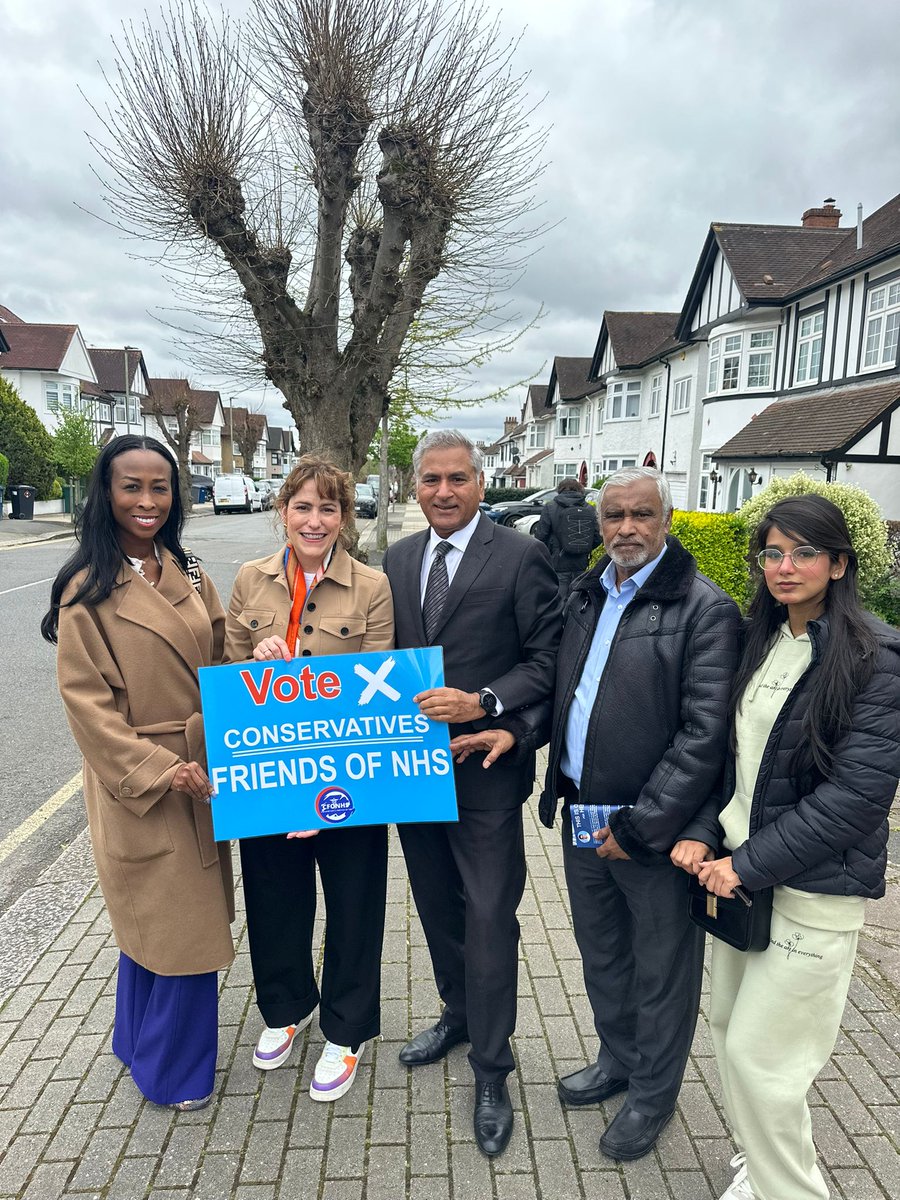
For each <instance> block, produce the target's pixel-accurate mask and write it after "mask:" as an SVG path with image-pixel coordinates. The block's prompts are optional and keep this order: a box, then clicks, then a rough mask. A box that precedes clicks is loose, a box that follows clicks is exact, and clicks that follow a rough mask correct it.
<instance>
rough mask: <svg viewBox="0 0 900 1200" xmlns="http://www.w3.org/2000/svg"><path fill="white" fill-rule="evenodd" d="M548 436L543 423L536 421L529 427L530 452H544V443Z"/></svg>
mask: <svg viewBox="0 0 900 1200" xmlns="http://www.w3.org/2000/svg"><path fill="white" fill-rule="evenodd" d="M546 436H547V431H546V429H545V428H544V422H543V421H541V422H540V423H538V422H537V421H535V422H534V424H532V425H529V426H528V449H529V450H543V449H544V441H545V438H546Z"/></svg>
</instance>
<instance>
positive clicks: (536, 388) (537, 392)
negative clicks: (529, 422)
mask: <svg viewBox="0 0 900 1200" xmlns="http://www.w3.org/2000/svg"><path fill="white" fill-rule="evenodd" d="M528 395H529V397H530V399H531V411H532V412H533V413H534V415H535V416H536V417H539V416H540V415H541V414H542V413H544V412H550V411H551V410H550V408H549V405H548V401H549V399H550V389H549V388H548V387H547V385H546V383H530V384H529V385H528Z"/></svg>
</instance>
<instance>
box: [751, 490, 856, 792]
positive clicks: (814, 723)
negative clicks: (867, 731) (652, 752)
mask: <svg viewBox="0 0 900 1200" xmlns="http://www.w3.org/2000/svg"><path fill="white" fill-rule="evenodd" d="M773 527H775V528H777V529H779V530H780V531H781V532H782V533H783V534H784V535H785V537H789V538H792V539H795V540H797V541H799V542H801V543H805V544H807V545H810V546H815V548H816V549H817V550H821V551H822V552H823V553H825V554H827V555H828V556H829V558H830V559H831V561H832V562H834V563H836V562H838V556H839V555H841V554H845V555H846V556H847V569H846V570H845V571H844V574H843V575H842V576H841V577H840V579H831V580H830V581H829V583H828V590H827V591H826V593H825V616H826V618H827V622H828V638H827V641H826V644H825V647H824V650H823V651H822V657H821V659H820V660H819V664H818V669H817V672H816V686H815V687H814V688H812V689H811V690H810V701H809V707H808V708H807V710H806V714H805V715H804V718H803V725H802V730H803V738H802V741H801V745H800V747H799V749H798V755H797V760H796V762H795V763H794V764H793V765H792V767H793V769H795V770H798V771H799V770H802V769H808V768H809V766H811V765H815V767H816V768H817V770H819V771H820V772H821V773H822V774H823V775H827V774H828V773H829V772H830V770H831V765H832V747H833V746H834V744H835V742H837V740H838V739H839V738H840V736H841V735H842V734H844V733H846V732H847V730H848V729H849V728H850V724H851V717H852V710H853V701H854V700H855V699H856V697H857V695H858V694H859V692H860V691H861V690H862V688H863V687H865V685H866V684H867V683H868V681H869V680H870V679H871V677H872V673H873V671H874V668H875V649H876V641H875V635H874V633H873V631H872V629H871V628H870V626H869V624H868V621H867V616H866V611H865V609H864V608H863V607H862V605H861V604H860V601H859V588H858V586H857V576H858V572H859V564H858V561H857V558H856V551H855V550H854V549H853V545H852V543H851V541H850V532H849V530H848V529H847V522H846V521H845V520H844V514H843V513H842V512H841V510H840V509H839V508H838V507H837V505H836V504H832V502H831V501H830V500H826V499H825V497H824V496H816V495H807V496H792V497H789V498H788V499H786V500H780V501H779V502H778V503H777V504H775V505H774V506H773V507H772V508H770V509H769V511H768V513H767V514H766V516H765V517H764V518H763V520H762V522H761V523H760V525H759V527H758V528H757V530H756V533H755V534H754V537H753V547H752V554H753V556H754V557H755V555H756V554H757V553H758V552H759V551H760V550H763V549H765V545H766V539H767V538H768V535H769V531H770V530H771V529H772V528H773ZM747 616H748V617H749V623H748V629H747V639H746V644H745V647H744V653H743V656H742V658H741V662H740V665H739V667H738V671H737V674H736V676H735V679H734V686H733V689H732V694H731V702H730V706H729V709H730V713H729V715H730V716H731V718H732V726H731V728H732V731H733V730H734V724H733V720H734V716H735V714H736V712H737V710H738V708H739V707H740V702H741V697H742V696H743V694H744V692H745V691H746V689H747V684H748V683H749V682H750V679H751V678H752V676H753V674H754V672H755V671H756V670H757V668H758V667H759V665H760V664H761V663H762V661H763V659H764V658H765V656H766V654H767V653H768V651H769V649H770V647H771V645H772V642H773V641H774V639H775V637H776V636H777V635H778V630H779V628H780V627H781V625H782V624H783V623H784V620H785V616H786V612H785V606H784V605H783V604H780V603H779V602H778V601H777V600H776V599H775V597H774V596H773V595H772V593H771V592H770V591H769V589H768V587H767V585H766V581H765V579H761V580H760V583H759V587H758V588H757V589H756V594H755V595H754V597H753V599H752V600H751V602H750V607H749V608H748V610H747ZM733 737H734V734H733V732H732V739H733Z"/></svg>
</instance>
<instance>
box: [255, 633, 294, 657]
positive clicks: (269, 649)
mask: <svg viewBox="0 0 900 1200" xmlns="http://www.w3.org/2000/svg"><path fill="white" fill-rule="evenodd" d="M253 657H254V659H255V661H256V662H266V661H270V660H271V659H273V658H283V659H284V661H285V662H290V661H291V658H292V657H293V656H292V654H291V648H290V646H289V645H288V644H287V642H286V641H285V640H284V638H283V637H278V635H277V634H275V635H273V636H272V637H267V638H263V640H262V641H261V642H258V643H257V645H255V646H254V647H253Z"/></svg>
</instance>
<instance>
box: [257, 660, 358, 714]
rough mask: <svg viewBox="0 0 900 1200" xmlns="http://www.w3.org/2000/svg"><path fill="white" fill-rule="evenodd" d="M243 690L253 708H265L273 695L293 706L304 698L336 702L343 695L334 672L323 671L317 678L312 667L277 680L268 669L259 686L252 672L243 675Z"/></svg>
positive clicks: (273, 672)
mask: <svg viewBox="0 0 900 1200" xmlns="http://www.w3.org/2000/svg"><path fill="white" fill-rule="evenodd" d="M241 679H242V680H243V682H244V687H246V689H247V691H248V692H249V693H250V699H251V700H252V701H253V703H254V704H257V705H261V704H265V703H266V701H267V700H268V699H269V696H270V694H271V696H272V698H273V699H274V700H279V701H280V702H281V703H282V704H291V703H293V701H294V700H298V699H299V698H300V697H301V696H302V697H303V699H304V700H334V699H336V698H337V697H338V696H339V695H340V694H341V681H340V679H339V678H338V676H337V675H335V673H334V671H323V672H322V673H321V675H316V673H315V671H314V670H313V669H312V667H310V666H305V667H304V668H303V669H302V670H301V671H300V672H299V673H298V674H297V675H288V674H284V675H278V676H277V677H276V676H275V668H274V667H266V669H265V670H264V671H263V673H262V678H261V679H260V681H259V683H257V682H256V680H255V679H254V678H253V675H252V673H251V672H250V671H241Z"/></svg>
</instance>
